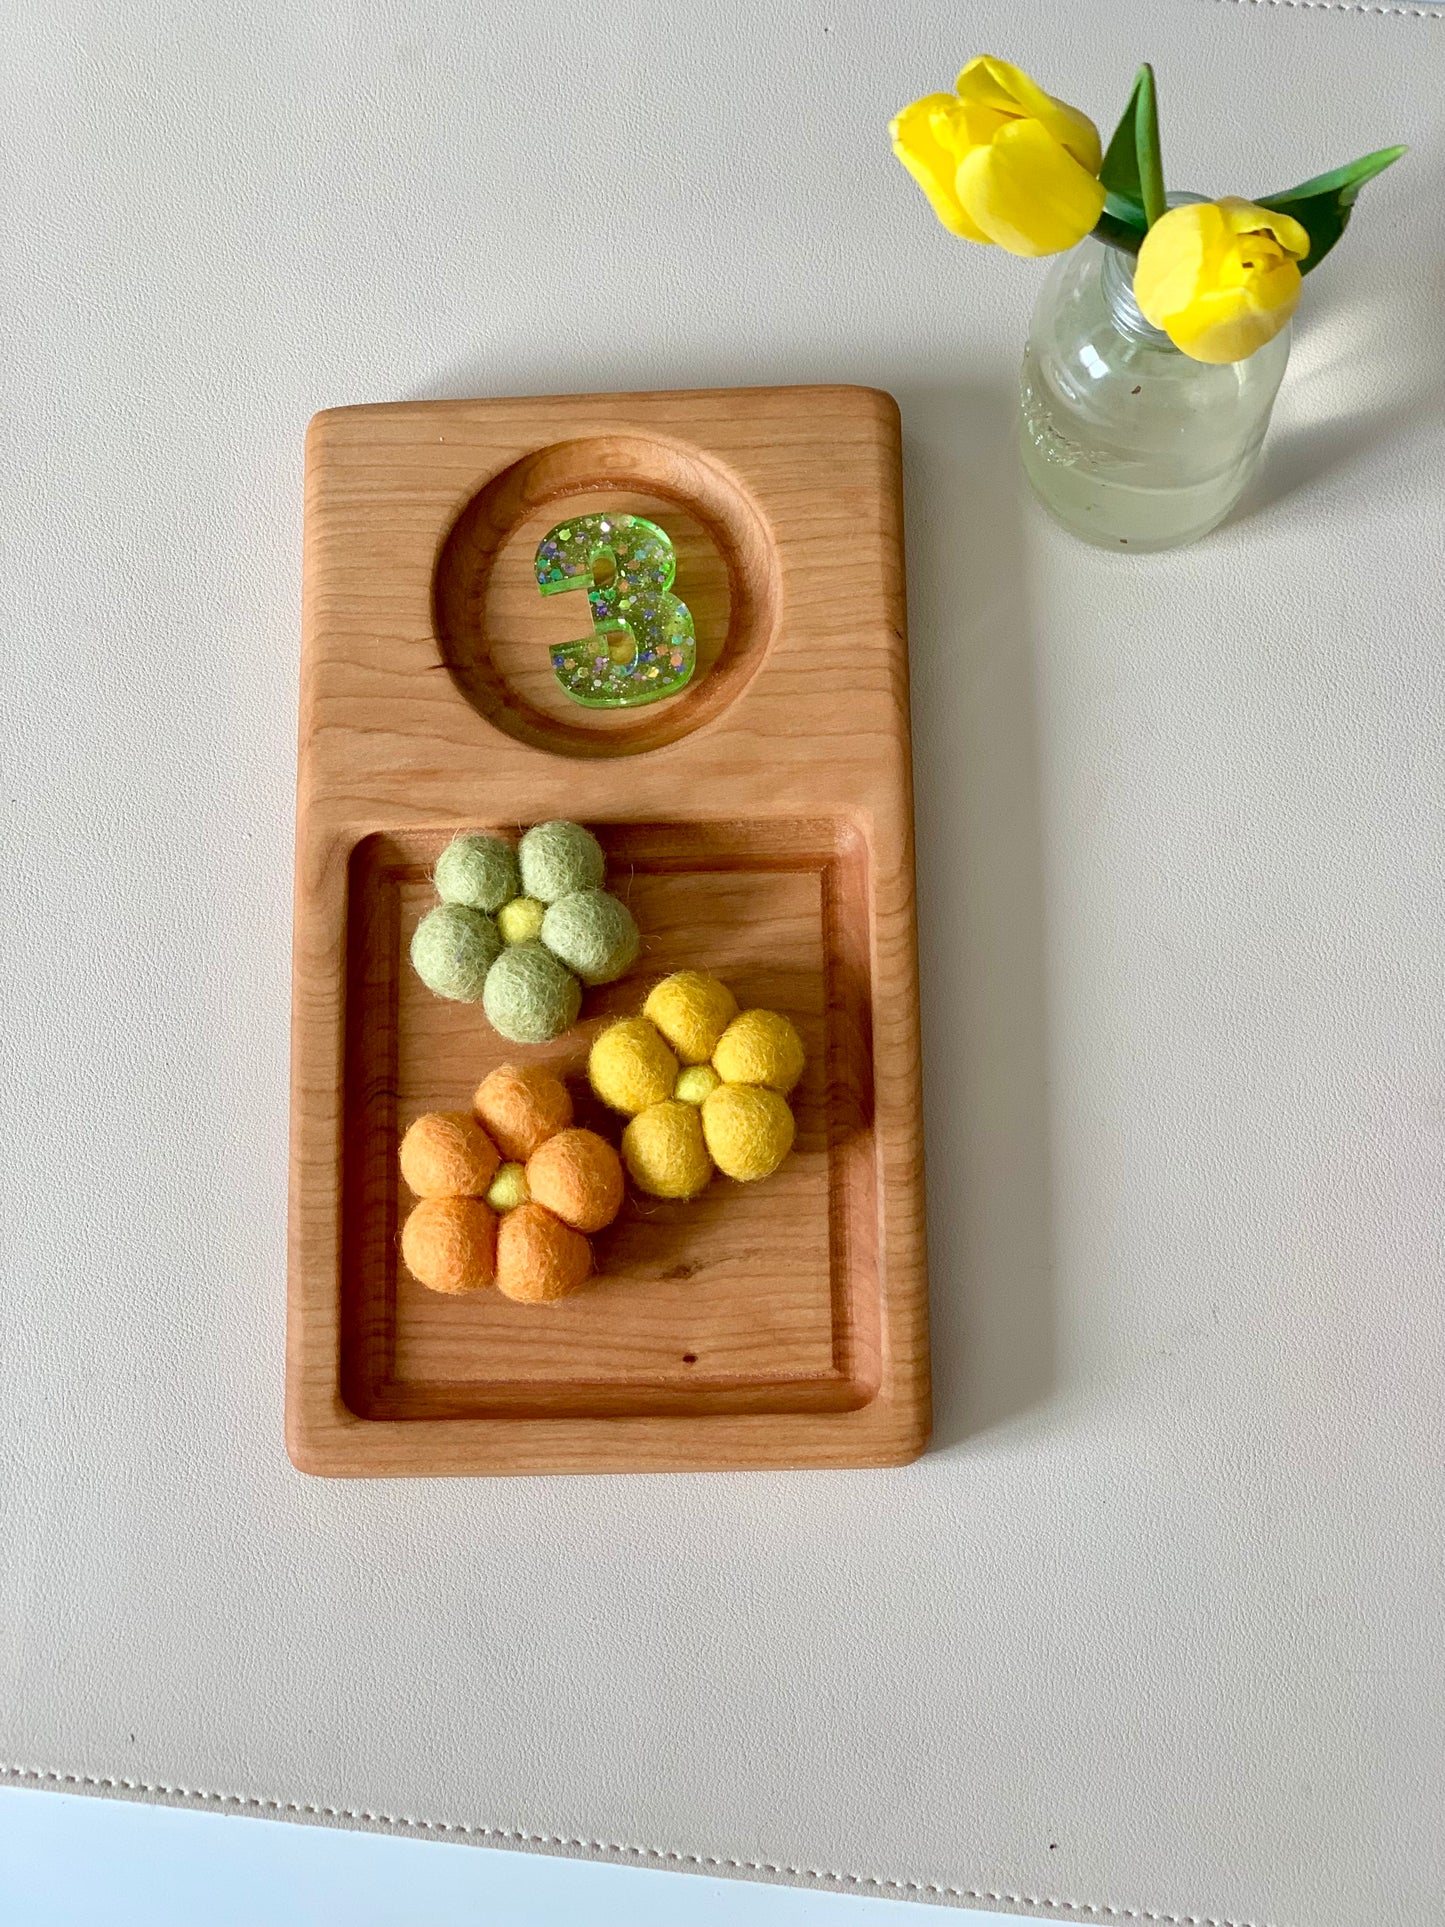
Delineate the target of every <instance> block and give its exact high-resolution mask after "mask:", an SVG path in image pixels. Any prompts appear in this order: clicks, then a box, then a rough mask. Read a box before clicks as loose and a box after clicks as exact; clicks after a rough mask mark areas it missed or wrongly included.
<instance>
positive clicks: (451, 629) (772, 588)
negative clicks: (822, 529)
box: [432, 435, 779, 756]
mask: <svg viewBox="0 0 1445 1927" xmlns="http://www.w3.org/2000/svg"><path fill="white" fill-rule="evenodd" d="M564 503H565V507H564V506H563V504H564ZM603 510H613V511H615V512H617V513H619V514H622V513H626V514H633V515H645V516H647V517H648V518H649V520H651V521H654V522H656V523H658V525H659V526H660V527H662V528H663V529H665V530H666V532H667V534H668V535H669V536H670V537H671V539H672V543H673V546H674V548H675V550H676V552H677V579H676V581H675V582H674V584H673V588H674V590H675V592H676V593H677V594H678V595H679V596H681V597H682V599H683V600H684V601H685V602H686V603H687V605H688V607H689V609H691V611H692V616H693V624H694V628H695V631H696V635H697V668H696V670H695V672H694V674H693V677H692V680H691V681H690V682H689V683H688V685H687V687H686V688H685V689H683V690H682V691H681V692H680V693H679V694H678V695H676V696H669V697H665V698H664V699H663V700H661V701H660V702H656V703H651V704H648V705H647V706H645V707H643V708H637V709H585V708H583V707H581V706H580V705H579V704H577V703H574V702H573V701H572V700H571V699H570V698H569V697H568V696H567V694H566V693H565V691H564V690H563V689H562V688H561V686H560V685H559V684H558V682H557V680H556V678H555V677H554V675H553V673H552V662H551V652H552V649H553V648H554V647H557V646H559V645H560V644H562V643H566V642H571V641H574V640H576V639H577V638H578V637H580V636H584V635H586V634H588V633H589V632H590V629H591V617H590V615H589V613H588V605H587V597H586V595H585V594H583V593H581V592H580V591H579V592H578V593H577V594H575V595H552V596H543V595H541V594H540V593H539V592H538V589H537V581H536V576H535V573H534V569H533V558H534V555H535V553H536V548H537V544H538V543H539V542H540V541H541V539H542V537H543V536H544V535H546V533H547V532H548V530H549V529H550V528H551V527H552V526H553V525H554V524H555V523H556V522H558V521H559V520H562V519H564V518H565V516H568V515H586V514H590V513H593V512H594V511H603ZM432 600H433V615H434V620H435V627H436V634H437V640H438V642H439V643H440V645H441V652H442V658H443V660H444V662H445V663H446V666H447V668H448V669H449V670H450V672H451V675H452V678H453V680H454V681H455V682H456V684H457V687H458V688H459V689H460V690H461V692H462V694H463V695H464V696H465V697H466V699H467V701H468V702H469V703H471V704H472V706H473V708H475V709H477V710H478V711H479V712H480V713H481V714H482V715H483V716H485V717H486V719H487V721H488V722H490V723H494V724H495V725H496V727H497V728H498V729H502V730H505V731H506V732H507V734H508V735H509V736H514V737H516V738H517V739H518V740H519V741H521V742H524V743H530V744H532V745H533V746H534V747H536V748H539V749H548V750H553V751H555V752H557V753H558V754H560V755H563V756H631V755H637V754H639V753H640V752H642V751H645V750H649V749H657V748H659V747H660V746H661V745H662V744H664V743H671V742H676V741H677V739H678V738H679V737H681V736H686V735H688V734H690V733H691V731H693V730H694V729H697V728H699V727H700V726H701V725H702V724H703V723H705V722H709V721H710V720H711V719H712V718H713V717H714V716H716V715H718V714H720V712H721V711H722V710H724V709H726V708H727V707H728V705H729V704H730V703H733V702H735V701H736V700H737V698H738V696H739V695H741V693H742V691H743V689H744V688H745V687H746V686H747V684H748V683H749V681H751V679H752V677H753V675H754V674H755V673H756V671H757V669H758V666H759V664H760V663H761V661H762V658H763V655H764V653H765V652H766V649H767V645H768V641H769V639H770V637H771V635H772V632H773V627H774V624H775V622H776V619H777V611H778V605H779V585H778V568H777V557H776V553H775V551H774V548H773V544H772V541H771V539H770V538H769V535H768V532H767V529H766V527H765V525H764V523H763V520H762V517H761V516H760V514H759V513H758V510H757V509H756V507H755V506H754V505H753V503H752V501H751V499H750V498H749V497H748V495H747V494H746V493H745V491H744V490H743V489H742V487H741V486H740V485H739V484H738V482H737V481H736V480H735V479H734V478H733V477H732V476H731V475H730V474H728V472H727V471H726V470H725V469H724V468H722V467H721V466H720V465H718V464H716V463H714V462H713V461H711V460H710V459H709V458H708V457H707V456H706V455H704V454H703V453H702V452H701V451H700V450H698V449H694V448H689V447H687V446H686V445H685V444H684V443H680V442H672V441H668V440H666V439H665V438H663V437H659V436H652V435H599V436H591V437H587V438H585V439H579V440H576V441H568V442H554V443H552V444H551V445H549V446H548V447H545V448H540V449H536V450H534V451H533V452H532V453H531V454H529V455H524V456H523V457H522V458H521V459H520V460H519V461H516V462H513V463H512V464H511V466H510V467H508V468H505V469H503V470H502V472H501V473H500V474H499V475H494V476H493V477H492V479H491V481H489V482H488V483H487V484H486V486H485V487H484V488H482V489H481V490H480V491H479V492H478V493H477V494H476V495H474V496H473V497H472V499H471V501H470V502H468V504H467V506H466V507H465V508H464V509H463V510H462V513H461V514H460V515H459V516H458V518H457V520H456V522H455V523H454V525H453V527H452V530H451V532H450V534H449V535H448V536H447V539H446V541H445V542H444V543H443V545H442V550H441V554H440V556H439V557H438V559H437V565H436V572H435V575H434V577H433V583H432Z"/></svg>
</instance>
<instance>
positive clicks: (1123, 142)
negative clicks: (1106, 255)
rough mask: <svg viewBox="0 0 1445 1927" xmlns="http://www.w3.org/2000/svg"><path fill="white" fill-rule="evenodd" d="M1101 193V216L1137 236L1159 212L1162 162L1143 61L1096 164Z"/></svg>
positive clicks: (1150, 81)
mask: <svg viewBox="0 0 1445 1927" xmlns="http://www.w3.org/2000/svg"><path fill="white" fill-rule="evenodd" d="M1099 179H1100V180H1101V181H1102V182H1103V184H1104V192H1105V194H1106V195H1107V197H1108V198H1107V199H1106V200H1105V202H1104V212H1105V215H1106V217H1109V216H1111V217H1112V218H1113V219H1114V220H1115V221H1116V222H1118V223H1120V224H1122V225H1123V226H1124V227H1125V228H1127V229H1134V230H1137V231H1138V232H1139V234H1140V235H1141V236H1142V235H1143V234H1144V233H1146V232H1147V231H1148V230H1149V229H1150V228H1151V227H1153V225H1154V223H1155V222H1156V221H1157V220H1158V219H1159V217H1160V215H1161V214H1163V213H1164V211H1165V209H1166V208H1167V206H1168V202H1167V201H1166V200H1165V198H1164V163H1163V161H1162V159H1161V158H1160V153H1159V103H1158V100H1157V98H1156V96H1155V92H1154V69H1153V68H1152V67H1151V66H1150V65H1149V63H1148V62H1147V61H1145V63H1144V65H1143V66H1142V67H1141V68H1140V69H1139V72H1138V75H1137V76H1136V78H1135V81H1134V91H1133V93H1132V94H1130V96H1129V104H1128V106H1127V107H1126V108H1125V109H1124V113H1123V116H1122V118H1121V119H1120V122H1119V125H1118V126H1117V127H1116V128H1115V129H1114V133H1113V138H1112V139H1111V140H1110V142H1109V147H1108V151H1107V152H1106V153H1105V155H1104V165H1103V166H1102V167H1101V168H1100V169H1099Z"/></svg>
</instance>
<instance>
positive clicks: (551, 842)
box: [517, 823, 607, 903]
mask: <svg viewBox="0 0 1445 1927" xmlns="http://www.w3.org/2000/svg"><path fill="white" fill-rule="evenodd" d="M517 856H518V859H519V861H520V862H521V866H522V888H523V890H524V891H525V892H526V894H527V895H528V896H529V897H536V898H537V900H538V902H540V903H555V902H556V901H557V899H558V898H559V897H567V896H571V894H572V892H573V891H574V890H600V889H601V887H602V879H603V877H604V876H605V875H606V872H607V859H606V857H605V856H603V854H602V845H601V844H600V843H599V842H598V841H597V838H596V837H595V836H593V835H592V833H591V831H590V830H584V829H583V827H582V825H581V824H580V823H539V824H538V825H537V827H536V828H535V829H534V830H528V832H527V834H526V835H525V836H524V837H523V838H522V841H521V842H520V843H519V844H518V846H517Z"/></svg>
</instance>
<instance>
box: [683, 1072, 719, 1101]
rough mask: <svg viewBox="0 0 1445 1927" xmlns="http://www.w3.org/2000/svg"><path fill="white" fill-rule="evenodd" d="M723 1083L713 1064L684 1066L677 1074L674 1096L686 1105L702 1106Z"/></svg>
mask: <svg viewBox="0 0 1445 1927" xmlns="http://www.w3.org/2000/svg"><path fill="white" fill-rule="evenodd" d="M721 1082H722V1079H721V1078H720V1077H719V1076H718V1074H717V1072H716V1071H715V1070H714V1069H713V1067H712V1065H711V1064H684V1065H683V1067H682V1069H681V1070H680V1071H679V1072H678V1074H677V1082H676V1083H675V1084H674V1085H673V1087H672V1094H673V1096H674V1097H676V1098H680V1099H681V1100H682V1102H683V1103H684V1104H701V1103H702V1102H703V1100H704V1099H705V1098H707V1097H710V1096H711V1095H712V1093H713V1092H714V1091H715V1090H716V1089H717V1087H718V1085H719V1084H721Z"/></svg>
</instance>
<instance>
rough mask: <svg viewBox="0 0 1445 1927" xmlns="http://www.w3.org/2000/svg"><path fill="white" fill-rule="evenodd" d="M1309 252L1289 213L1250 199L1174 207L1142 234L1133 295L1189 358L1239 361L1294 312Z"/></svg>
mask: <svg viewBox="0 0 1445 1927" xmlns="http://www.w3.org/2000/svg"><path fill="white" fill-rule="evenodd" d="M1309 251H1310V237H1309V235H1308V233H1307V232H1306V231H1305V229H1304V228H1303V227H1301V226H1300V224H1299V222H1298V221H1296V220H1295V219H1294V218H1293V216H1291V215H1289V214H1277V213H1275V211H1274V210H1273V209H1272V208H1267V207H1256V206H1255V204H1254V203H1253V201H1242V200H1239V199H1237V198H1236V197H1234V196H1227V197H1226V198H1225V199H1224V200H1221V201H1199V202H1194V203H1191V204H1190V205H1188V206H1185V207H1174V208H1171V209H1170V210H1169V212H1168V213H1167V214H1165V215H1162V216H1161V217H1160V219H1159V220H1157V221H1156V222H1155V223H1154V225H1153V227H1151V228H1150V230H1149V232H1148V233H1147V234H1146V235H1145V237H1144V241H1143V245H1142V246H1141V247H1140V249H1139V260H1138V264H1137V266H1136V267H1135V270H1134V299H1135V300H1136V301H1137V302H1138V303H1139V307H1140V310H1141V311H1142V313H1143V315H1144V317H1145V319H1146V320H1148V321H1152V322H1153V324H1154V326H1155V327H1156V328H1162V329H1163V330H1164V332H1165V334H1167V335H1168V337H1169V339H1170V340H1171V341H1172V342H1173V343H1174V345H1175V347H1176V348H1182V349H1183V351H1184V353H1185V354H1186V355H1190V356H1192V357H1193V359H1194V360H1195V361H1243V360H1244V358H1245V356H1246V355H1252V354H1253V353H1254V351H1255V349H1256V348H1262V347H1263V346H1264V344H1265V343H1266V342H1267V341H1272V340H1273V339H1274V337H1275V336H1276V335H1277V334H1278V333H1279V331H1280V329H1281V328H1282V327H1283V326H1284V325H1285V323H1286V322H1287V321H1288V320H1289V318H1290V316H1291V315H1292V314H1293V313H1294V311H1295V305H1296V303H1297V302H1298V301H1299V297H1300V271H1299V263H1300V262H1301V261H1302V260H1303V259H1304V257H1305V256H1306V255H1307V254H1308V253H1309Z"/></svg>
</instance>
